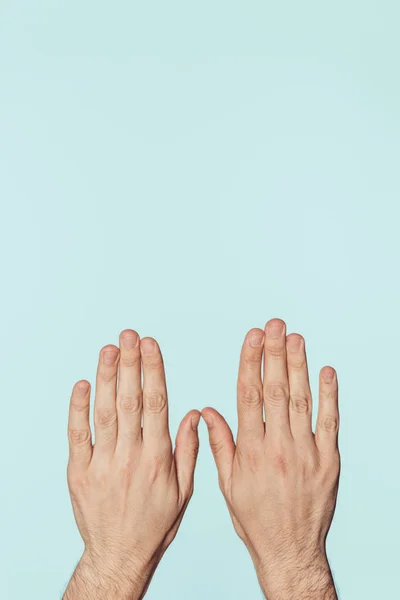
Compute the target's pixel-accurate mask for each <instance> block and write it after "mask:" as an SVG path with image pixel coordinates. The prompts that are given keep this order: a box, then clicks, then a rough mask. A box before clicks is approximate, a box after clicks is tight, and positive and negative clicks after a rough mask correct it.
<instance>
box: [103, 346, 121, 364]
mask: <svg viewBox="0 0 400 600" xmlns="http://www.w3.org/2000/svg"><path fill="white" fill-rule="evenodd" d="M117 357H118V352H117V350H106V351H105V352H104V353H103V361H104V364H105V365H107V366H109V367H111V365H113V364H114V363H115V361H116V360H117Z"/></svg>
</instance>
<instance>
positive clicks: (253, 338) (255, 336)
mask: <svg viewBox="0 0 400 600" xmlns="http://www.w3.org/2000/svg"><path fill="white" fill-rule="evenodd" d="M263 341H264V332H263V331H253V332H252V333H251V334H250V335H249V337H248V342H249V346H251V347H252V348H259V347H260V346H261V345H262V343H263Z"/></svg>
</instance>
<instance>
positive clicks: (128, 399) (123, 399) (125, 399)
mask: <svg viewBox="0 0 400 600" xmlns="http://www.w3.org/2000/svg"><path fill="white" fill-rule="evenodd" d="M119 405H120V407H121V410H122V412H124V413H127V414H134V413H136V412H138V411H139V410H140V408H141V406H142V393H141V392H137V393H131V394H121V396H120V398H119Z"/></svg>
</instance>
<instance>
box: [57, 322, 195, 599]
mask: <svg viewBox="0 0 400 600" xmlns="http://www.w3.org/2000/svg"><path fill="white" fill-rule="evenodd" d="M142 372H143V385H142V381H141V374H142ZM89 406H90V384H89V382H88V381H86V380H81V381H78V382H77V383H76V384H75V386H74V389H73V392H72V396H71V402H70V412H69V425H68V433H69V436H68V437H69V446H70V455H69V462H68V485H69V489H70V495H71V500H72V504H73V509H74V514H75V519H76V522H77V525H78V528H79V531H80V533H81V536H82V538H83V541H84V544H85V550H84V553H83V555H82V558H81V560H80V562H79V564H78V566H77V567H76V569H75V572H74V574H73V576H72V578H71V580H70V582H69V584H68V586H67V589H66V591H65V594H64V600H78V599H80V600H81V599H82V598H85V599H86V600H92V599H93V600H103V599H104V600H106V599H107V600H109V599H110V598H118V600H139V599H140V598H143V597H144V595H145V593H146V590H147V588H148V585H149V583H150V580H151V578H152V575H153V573H154V571H155V569H156V567H157V565H158V563H159V561H160V560H161V558H162V556H163V554H164V552H165V551H166V549H167V548H168V546H169V544H170V543H171V542H172V540H173V539H174V537H175V535H176V533H177V531H178V528H179V525H180V523H181V520H182V517H183V514H184V512H185V509H186V507H187V505H188V502H189V500H190V498H191V496H192V493H193V475H194V469H195V464H196V457H197V452H198V447H199V438H198V433H197V428H198V423H199V419H200V412H199V411H196V410H192V411H190V412H189V413H188V414H187V415H186V416H185V418H184V419H183V420H182V422H181V425H180V427H179V430H178V433H177V437H176V444H175V450H174V449H173V446H172V442H171V437H170V433H169V427H168V400H167V388H166V381H165V372H164V365H163V360H162V355H161V352H160V348H159V346H158V344H157V342H156V341H155V340H154V339H152V338H144V339H142V340H140V338H139V335H138V334H137V333H136V332H135V331H133V330H129V329H128V330H124V331H123V332H122V333H121V335H120V340H119V347H117V346H114V345H108V346H105V347H104V348H102V350H101V352H100V356H99V364H98V371H97V377H96V394H95V402H94V423H95V444H94V445H93V444H92V438H91V431H90V425H89Z"/></svg>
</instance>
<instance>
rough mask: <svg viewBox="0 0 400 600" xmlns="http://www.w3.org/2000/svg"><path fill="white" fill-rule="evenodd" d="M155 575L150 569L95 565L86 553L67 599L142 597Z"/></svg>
mask: <svg viewBox="0 0 400 600" xmlns="http://www.w3.org/2000/svg"><path fill="white" fill-rule="evenodd" d="M151 577H152V570H151V569H150V568H147V569H144V568H142V567H141V568H137V567H135V566H134V565H129V566H128V565H125V566H124V567H123V568H121V567H117V566H116V565H113V566H110V565H107V566H106V565H100V564H94V563H93V562H92V561H91V560H89V559H88V558H87V557H85V555H84V556H83V557H82V558H81V560H80V562H79V564H78V565H77V567H76V569H75V571H74V573H73V575H72V577H71V580H70V582H69V584H68V586H67V589H66V591H65V593H64V596H63V600H81V599H82V598H85V600H113V599H114V598H115V599H116V600H142V598H143V597H144V595H145V593H146V591H147V587H148V585H149V583H150V579H151Z"/></svg>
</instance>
